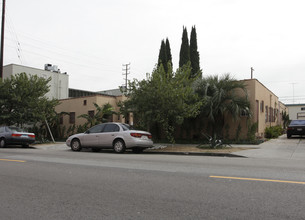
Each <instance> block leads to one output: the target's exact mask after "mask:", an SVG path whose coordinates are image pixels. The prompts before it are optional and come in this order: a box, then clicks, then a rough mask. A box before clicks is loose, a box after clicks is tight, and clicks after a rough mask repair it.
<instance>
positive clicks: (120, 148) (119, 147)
mask: <svg viewBox="0 0 305 220" xmlns="http://www.w3.org/2000/svg"><path fill="white" fill-rule="evenodd" d="M125 149H126V146H125V143H124V141H123V140H120V139H119V140H116V141H115V142H114V143H113V150H114V152H116V153H124V152H125Z"/></svg>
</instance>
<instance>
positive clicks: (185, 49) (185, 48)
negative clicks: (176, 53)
mask: <svg viewBox="0 0 305 220" xmlns="http://www.w3.org/2000/svg"><path fill="white" fill-rule="evenodd" d="M189 61H190V45H189V40H188V36H187V30H186V27H183V33H182V42H181V47H180V60H179V67H182V66H183V65H185V64H187V63H188V62H189Z"/></svg>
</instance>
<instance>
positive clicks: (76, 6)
mask: <svg viewBox="0 0 305 220" xmlns="http://www.w3.org/2000/svg"><path fill="white" fill-rule="evenodd" d="M6 1H7V2H6V4H7V16H6V32H5V55H4V56H5V57H4V64H5V65H6V64H10V63H15V64H21V65H26V66H30V67H35V68H41V69H43V68H44V64H45V63H51V64H54V65H58V67H59V68H60V69H61V71H62V72H67V73H68V74H69V77H70V82H69V84H70V85H69V86H70V88H77V89H83V90H90V91H100V90H106V89H113V88H117V87H118V86H120V85H122V84H123V83H124V79H123V78H124V76H123V75H122V74H123V71H122V68H123V66H122V64H126V63H130V64H131V65H130V75H129V76H128V77H129V79H133V78H137V79H144V78H145V77H146V73H151V72H152V70H153V68H154V66H155V64H156V62H157V58H158V53H159V48H160V44H161V40H162V39H165V38H169V41H170V45H171V50H172V56H173V63H174V68H177V66H178V63H179V51H180V45H181V37H182V29H183V26H186V27H187V30H188V32H189V34H190V31H191V27H192V26H193V25H195V26H196V30H197V41H198V49H199V53H200V62H201V68H202V70H203V75H204V76H207V75H215V74H218V75H221V74H224V73H231V75H232V76H234V77H235V78H236V79H248V78H250V68H251V67H253V68H254V69H255V71H254V78H257V79H258V80H259V81H260V82H262V83H263V84H264V85H265V86H266V87H268V88H269V89H270V90H271V91H273V92H274V93H275V94H276V95H277V96H278V97H279V98H280V100H281V101H283V102H284V103H295V104H297V103H305V86H304V85H305V28H304V21H305V13H304V8H305V1H304V0H289V1H288V0H153V1H147V0H87V1H81V0H26V1H22V0H6Z"/></svg>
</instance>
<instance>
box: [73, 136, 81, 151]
mask: <svg viewBox="0 0 305 220" xmlns="http://www.w3.org/2000/svg"><path fill="white" fill-rule="evenodd" d="M71 149H72V150H73V151H80V150H81V149H82V146H81V144H80V142H79V140H78V139H73V140H72V142H71Z"/></svg>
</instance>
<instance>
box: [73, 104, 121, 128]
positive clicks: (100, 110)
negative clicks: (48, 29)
mask: <svg viewBox="0 0 305 220" xmlns="http://www.w3.org/2000/svg"><path fill="white" fill-rule="evenodd" d="M93 104H94V107H95V108H96V111H95V114H94V115H93V116H92V115H89V114H82V115H80V116H78V118H84V119H86V120H87V122H86V126H88V125H90V127H92V126H94V125H97V124H99V123H103V122H108V121H109V116H112V115H113V114H116V112H115V111H114V110H113V107H112V105H111V104H109V103H106V104H104V105H103V106H102V107H101V106H99V105H98V104H96V103H93Z"/></svg>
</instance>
